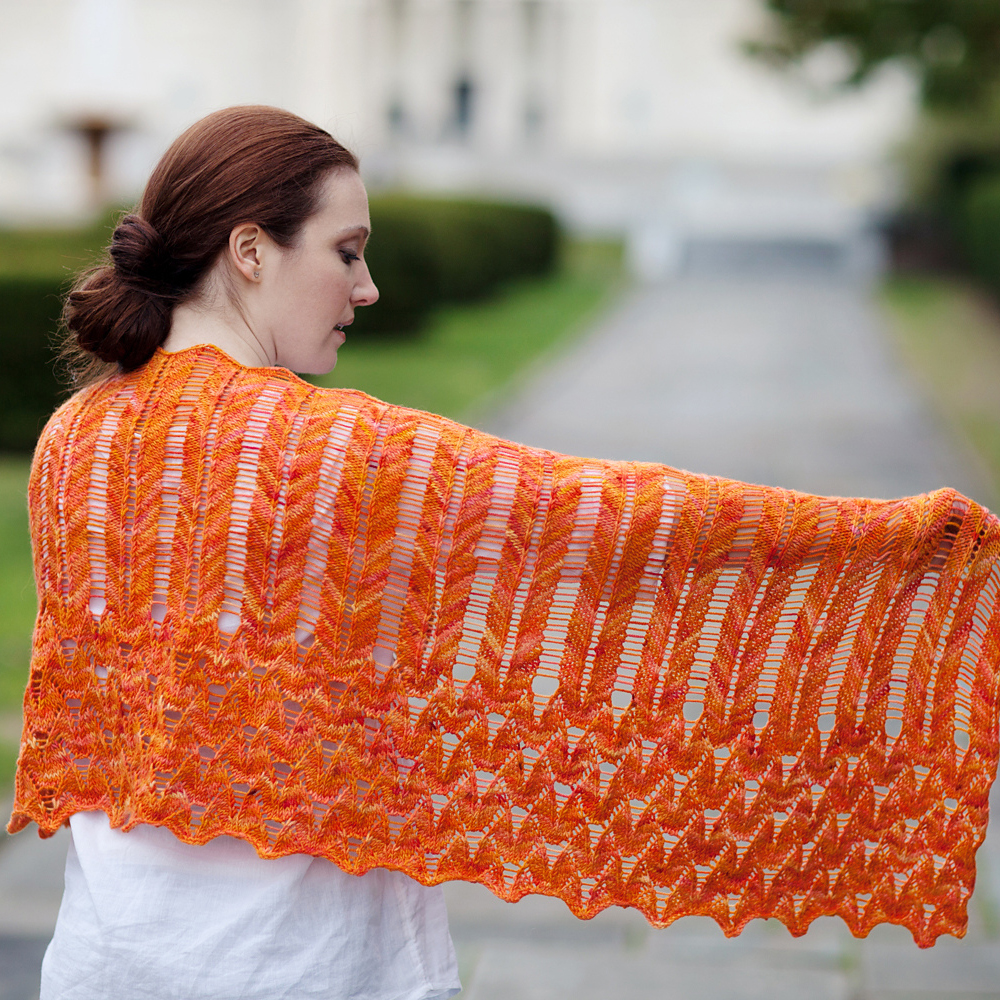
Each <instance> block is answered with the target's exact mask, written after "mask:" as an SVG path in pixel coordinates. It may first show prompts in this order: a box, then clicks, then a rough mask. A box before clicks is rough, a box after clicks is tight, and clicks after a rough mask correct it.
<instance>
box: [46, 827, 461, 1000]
mask: <svg viewBox="0 0 1000 1000" xmlns="http://www.w3.org/2000/svg"><path fill="white" fill-rule="evenodd" d="M70 827H71V829H72V832H73V842H72V845H71V846H70V849H69V855H68V856H67V859H66V888H65V891H64V893H63V900H62V906H61V907H60V910H59V918H58V921H57V923H56V929H55V935H54V937H53V938H52V943H51V944H50V945H49V947H48V950H47V951H46V953H45V960H44V962H43V963H42V988H41V998H40V1000H107V998H108V997H127V998H129V1000H168V998H171V1000H172V998H177V1000H203V998H204V1000H300V998H307V997H309V998H312V997H317V998H318V997H323V998H330V1000H431V998H438V997H442V998H443V997H451V996H454V995H455V994H456V993H458V992H459V990H460V989H461V985H460V983H459V981H458V967H457V963H456V961H455V951H454V949H453V947H452V943H451V935H450V934H449V932H448V914H447V911H446V909H445V902H444V893H443V892H442V890H441V888H440V887H436V888H427V887H425V886H422V885H420V884H419V883H417V882H414V881H413V880H412V879H410V878H408V877H407V876H405V875H403V874H400V873H399V872H391V871H387V870H384V869H376V870H374V871H371V872H369V873H368V874H367V875H363V876H360V877H359V876H355V875H347V874H345V873H344V872H342V871H341V870H340V869H339V868H337V867H336V865H334V864H332V863H331V862H329V861H327V860H326V859H324V858H313V857H310V856H309V855H306V854H294V855H290V856H288V857H284V858H272V859H264V858H261V857H260V856H259V855H258V854H257V852H256V851H255V850H254V848H253V847H252V846H251V845H250V844H248V843H246V842H245V841H242V840H238V839H236V838H233V837H217V838H215V839H214V840H212V841H210V842H209V843H207V844H205V845H203V846H193V845H190V844H185V843H182V842H181V841H179V840H178V839H177V838H176V837H175V836H174V835H173V834H172V833H171V832H170V831H169V830H166V829H163V828H162V827H155V826H139V827H137V828H136V829H134V830H131V831H129V832H128V833H122V832H121V831H120V830H113V829H111V826H110V824H109V822H108V817H107V816H106V815H105V814H104V813H103V812H86V813H77V814H76V815H75V816H73V817H72V819H71V820H70Z"/></svg>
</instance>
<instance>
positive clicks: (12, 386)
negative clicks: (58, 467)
mask: <svg viewBox="0 0 1000 1000" xmlns="http://www.w3.org/2000/svg"><path fill="white" fill-rule="evenodd" d="M64 287H65V280H62V279H59V278H44V277H33V276H26V277H20V278H17V277H8V276H3V275H0V400H2V401H3V403H2V405H0V451H28V450H30V449H31V448H33V447H34V444H35V439H36V438H37V437H38V432H39V431H40V430H41V429H42V426H43V425H44V423H45V421H46V419H47V418H48V416H49V414H50V413H51V412H52V410H53V409H54V408H55V406H56V404H57V403H58V402H59V398H60V396H59V393H60V389H61V388H62V387H61V385H60V383H59V381H58V379H57V378H56V376H55V373H54V371H53V361H54V360H55V354H54V351H53V345H52V334H53V333H54V331H55V330H56V328H57V326H58V323H59V312H60V309H61V308H62V301H61V293H62V291H63V289H64Z"/></svg>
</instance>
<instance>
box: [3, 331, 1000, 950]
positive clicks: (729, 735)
mask: <svg viewBox="0 0 1000 1000" xmlns="http://www.w3.org/2000/svg"><path fill="white" fill-rule="evenodd" d="M29 502H30V513H31V529H32V539H33V545H34V559H35V573H36V579H37V586H38V594H39V613H38V621H37V625H36V628H35V633H34V645H33V653H32V662H31V675H30V682H29V685H28V689H27V692H26V695H25V701H24V720H25V722H24V735H23V741H22V749H21V755H20V760H19V762H18V772H17V786H16V799H15V803H14V810H13V817H12V819H11V822H10V826H9V829H10V831H11V832H15V831H17V830H20V829H22V828H23V827H24V826H25V825H26V824H27V823H28V822H29V821H30V820H34V821H35V822H36V823H37V824H38V826H39V828H40V831H41V833H42V835H43V836H46V835H50V834H51V833H53V832H54V831H55V830H56V829H57V827H58V826H59V825H60V824H62V823H65V822H66V821H67V819H68V817H69V816H70V815H72V814H73V813H74V812H76V811H78V810H84V809H102V810H104V811H106V812H107V813H108V814H109V815H110V817H111V822H112V824H113V825H114V826H116V827H121V828H123V829H128V828H130V827H132V826H134V825H136V824H137V823H153V824H158V825H161V826H165V827H167V828H168V829H170V830H171V831H172V832H173V833H174V834H176V835H177V836H178V837H179V838H180V839H182V840H184V841H187V842H189V843H203V842H205V841H207V840H209V839H210V838H212V837H215V836H217V835H219V834H230V835H232V836H236V837H241V838H243V839H245V840H247V841H249V842H250V843H252V844H253V845H254V846H255V847H256V849H257V850H258V852H259V853H260V854H261V855H263V856H270V857H273V856H278V855H284V854H289V853H293V852H304V853H308V854H312V855H321V856H324V857H326V858H329V859H330V860H331V861H334V862H335V863H336V864H338V865H339V866H340V867H341V868H343V869H345V870H346V871H349V872H357V873H361V872H364V871H367V870H368V869H370V868H373V867H387V868H393V869H397V870H400V871H403V872H405V873H407V874H408V875H410V876H412V877H413V878H415V879H417V880H418V881H420V882H423V883H425V884H432V883H438V882H442V881H445V880H448V879H466V880H470V881H474V882H479V883H481V884H483V885H485V886H488V887H489V888H490V889H491V890H492V891H493V892H495V893H496V894H497V895H498V896H500V897H502V898H503V899H509V900H514V899H518V898H520V897H521V896H523V895H525V894H526V893H545V894H548V895H554V896H558V897H560V898H562V899H563V900H565V902H566V903H567V905H568V906H569V907H570V909H571V910H572V911H573V912H574V913H576V914H577V915H579V916H581V917H589V916H593V915H594V914H596V913H597V912H599V911H600V910H602V909H603V908H605V907H607V906H611V905H618V906H634V907H636V908H637V909H639V910H640V911H641V912H642V913H643V914H644V915H645V916H646V917H647V918H648V919H649V920H650V921H651V922H652V923H654V924H656V925H664V924H668V923H670V922H671V921H672V920H675V919H676V918H677V917H680V916H683V915H685V914H694V913H699V914H708V915H710V916H712V917H714V918H715V920H717V921H718V923H719V924H720V925H721V926H722V928H723V929H724V930H725V932H726V933H727V934H736V933H738V932H739V931H740V929H741V928H742V927H743V926H744V925H745V924H746V923H747V921H749V920H751V919H753V918H754V917H777V918H779V919H780V920H782V921H783V922H784V923H785V924H787V926H788V927H789V929H790V930H791V931H792V933H793V934H801V933H803V932H804V931H805V929H806V927H807V926H808V925H809V923H810V921H812V920H813V919H814V918H815V917H817V916H820V915H823V914H839V915H840V916H841V917H843V918H844V920H845V921H846V922H847V923H848V924H849V926H850V927H851V929H852V931H854V933H855V934H859V935H863V934H866V933H867V932H868V930H869V929H870V928H871V927H872V926H873V925H874V924H876V923H879V922H881V921H890V922H893V923H899V924H904V925H905V926H907V927H908V928H909V929H910V930H911V931H912V933H913V935H914V938H915V939H916V940H917V942H918V943H919V944H921V945H924V946H927V945H931V944H933V942H934V940H935V938H936V937H937V936H938V935H939V934H942V933H952V934H961V933H963V931H964V928H965V925H966V920H967V918H966V903H967V901H968V897H969V895H970V893H971V891H972V887H973V882H974V874H975V868H974V855H975V851H976V848H977V847H978V846H979V844H980V843H981V842H982V840H983V836H984V834H985V830H986V822H987V795H988V791H989V787H990V784H991V782H992V780H993V777H994V774H995V771H996V765H997V753H998V746H997V713H998V708H997V698H998V686H997V668H998V665H1000V649H998V644H1000V610H998V598H1000V560H998V552H1000V524H998V521H997V519H996V518H995V517H993V516H992V515H991V514H990V513H988V512H987V511H986V510H984V509H983V508H981V507H979V506H977V505H976V504H975V503H973V502H971V501H969V500H967V499H965V498H964V497H962V496H960V495H959V494H957V493H955V492H954V491H951V490H940V491H938V492H936V493H931V494H927V495H925V496H919V497H913V498H910V499H904V500H891V501H881V500H858V499H831V498H824V497H817V496H810V495H807V494H802V493H794V492H790V491H787V490H779V489H772V488H768V487H761V486H749V485H747V484H745V483H739V482H733V481H730V480H725V479H715V478H709V477H705V476H697V475H692V474H690V473H686V472H680V471H678V470H675V469H671V468H667V467H664V466H659V465H652V464H645V463H639V462H605V461H598V460H594V459H581V458H571V457H566V456H563V455H558V454H553V453H551V452H547V451H542V450H539V449H535V448H526V447H523V446H521V445H517V444H512V443H510V442H508V441H503V440H500V439H497V438H495V437H491V436H490V435H487V434H483V433H480V432H479V431H476V430H472V429H470V428H467V427H462V426H460V425H458V424H455V423H452V422H451V421H448V420H444V419H442V418H440V417H436V416H432V415H430V414H426V413H421V412H418V411H414V410H408V409H404V408H401V407H397V406H389V405H386V404H384V403H381V402H379V401H377V400H375V399H372V398H371V397H369V396H366V395H364V394H363V393H360V392H354V391H349V390H329V389H317V388H315V387H314V386H311V385H309V384H307V383H306V382H303V381H302V380H301V379H299V378H297V377H296V376H294V375H292V374H290V373H288V372H286V371H284V370H282V369H276V368H275V369H270V368H256V369H248V368H243V367H241V366H240V365H238V364H236V363H235V362H233V361H232V360H231V359H229V358H228V357H227V356H226V355H224V354H223V353H222V352H221V351H219V350H218V349H216V348H212V347H200V348H193V349H190V350H186V351H183V352H180V353H178V354H170V355H168V354H164V353H163V352H162V351H160V352H158V353H157V354H156V356H155V357H154V358H153V359H152V360H151V361H150V362H149V363H148V364H147V365H146V366H145V367H144V368H143V369H141V370H140V371H138V372H135V373H132V374H130V375H124V376H118V377H115V378H112V379H110V380H108V381H105V382H102V383H100V384H99V385H96V386H93V387H91V388H89V389H87V390H84V391H83V392H81V393H78V394H77V395H76V396H74V397H73V398H72V399H70V400H69V401H68V402H67V403H66V404H64V405H63V406H62V407H61V408H60V409H59V410H58V411H57V412H56V413H55V414H54V416H53V417H52V419H51V420H50V421H49V423H48V425H47V427H46V428H45V431H44V433H43V434H42V437H41V440H40V441H39V444H38V448H37V450H36V453H35V458H34V462H33V466H32V474H31V481H30V487H29Z"/></svg>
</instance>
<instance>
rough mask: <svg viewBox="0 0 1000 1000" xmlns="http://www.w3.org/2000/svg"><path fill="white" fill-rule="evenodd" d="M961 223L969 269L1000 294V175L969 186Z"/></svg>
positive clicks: (961, 233)
mask: <svg viewBox="0 0 1000 1000" xmlns="http://www.w3.org/2000/svg"><path fill="white" fill-rule="evenodd" d="M958 221H959V233H960V238H961V241H962V245H963V249H964V250H965V255H966V258H967V259H968V262H969V266H970V267H971V268H972V270H973V272H974V273H975V274H976V276H977V277H978V278H980V279H981V280H982V281H984V282H985V283H986V284H988V285H989V286H990V287H991V288H992V289H993V290H994V291H995V292H1000V173H998V174H995V175H993V176H987V177H982V178H980V179H979V180H977V181H975V182H974V183H973V184H971V185H970V187H969V190H968V191H967V192H966V193H965V196H964V198H963V200H962V207H961V212H960V218H959V220H958Z"/></svg>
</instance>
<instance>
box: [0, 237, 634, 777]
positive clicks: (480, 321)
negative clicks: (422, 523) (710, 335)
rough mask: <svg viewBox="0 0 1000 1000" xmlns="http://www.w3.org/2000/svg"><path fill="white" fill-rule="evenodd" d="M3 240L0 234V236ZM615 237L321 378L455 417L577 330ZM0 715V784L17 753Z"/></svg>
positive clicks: (23, 629)
mask: <svg viewBox="0 0 1000 1000" xmlns="http://www.w3.org/2000/svg"><path fill="white" fill-rule="evenodd" d="M0 248H2V235H0ZM620 273H621V269H620V250H619V248H618V247H616V246H615V245H613V244H603V243H577V244H569V245H568V247H567V248H566V252H565V254H564V260H563V264H562V266H561V268H560V270H559V271H558V273H556V274H555V275H553V276H551V277H548V278H543V279H535V280H532V281H523V282H519V283H517V284H515V285H512V286H510V287H508V288H506V289H504V290H503V291H502V292H501V293H500V294H499V295H497V296H496V297H494V298H491V299H489V300H488V301H483V302H477V303H473V304H468V305H462V306H450V307H446V308H442V309H440V310H438V311H436V312H435V313H434V314H433V316H432V317H431V322H430V323H429V324H428V326H427V327H426V329H425V330H424V331H422V332H421V333H420V334H417V335H414V336H411V337H387V336H384V335H372V336H370V337H366V338H364V339H362V338H361V337H360V336H359V337H357V338H353V339H350V340H349V341H348V343H347V345H346V346H345V347H343V348H342V349H341V351H340V359H339V360H338V363H337V368H336V369H335V371H334V372H333V373H332V374H331V375H330V376H325V377H323V378H322V379H319V380H317V381H321V382H322V384H324V385H338V386H351V387H353V388H357V389H362V390H364V391H365V392H368V393H371V394H372V395H373V396H377V397H379V398H380V399H384V400H387V401H389V402H393V403H399V404H402V405H406V406H415V407H419V408H421V409H427V410H432V411H434V412H436V413H442V414H444V415H446V416H451V417H455V418H459V419H460V418H462V417H463V416H465V415H467V414H469V413H470V412H471V411H472V409H473V408H475V407H481V406H483V405H484V404H485V402H486V401H487V400H488V399H489V398H491V397H492V396H493V395H494V394H496V393H498V392H500V391H502V390H503V388H504V387H505V386H508V385H510V383H511V382H512V380H514V379H515V377H516V376H517V374H518V373H519V372H521V371H523V370H524V369H525V367H526V366H528V365H530V364H531V363H532V362H533V361H535V360H536V359H538V358H539V357H540V356H541V355H542V354H543V353H546V352H549V351H552V350H553V349H556V348H557V347H558V345H560V344H561V343H565V342H567V341H568V340H569V338H570V337H571V335H572V334H573V333H574V332H575V331H579V330H580V329H582V327H583V325H584V324H585V323H586V321H587V320H588V319H589V318H591V317H592V316H593V315H594V314H595V312H596V310H597V309H599V308H600V306H601V305H602V303H604V302H605V301H607V299H608V297H609V295H610V293H611V292H612V291H613V289H614V288H615V287H616V286H617V284H618V282H619V277H620ZM28 466H29V461H28V459H27V458H25V457H11V456H4V457H0V567H2V572H0V716H6V717H7V722H8V723H10V721H11V717H12V716H14V715H15V714H16V713H17V712H18V711H19V709H20V705H21V697H22V694H23V691H24V686H25V683H26V682H27V676H28V658H29V654H30V647H31V629H32V625H33V622H34V615H35V590H34V584H33V580H32V570H31V547H30V543H29V540H28V518H27V510H26V505H25V496H26V491H27V481H28ZM3 722H4V719H3V718H0V792H2V790H3V789H4V788H6V787H8V786H9V783H10V780H11V777H12V775H13V769H14V762H15V759H16V749H17V748H16V746H15V745H12V744H11V742H10V733H11V732H12V731H13V728H14V727H12V726H11V725H9V724H8V725H3V724H2V723H3Z"/></svg>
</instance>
